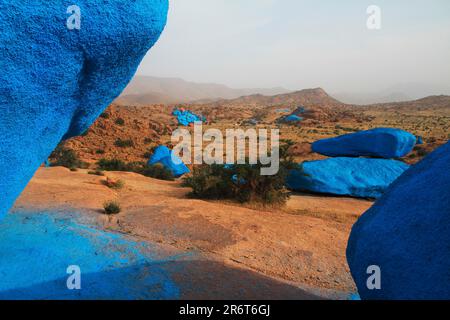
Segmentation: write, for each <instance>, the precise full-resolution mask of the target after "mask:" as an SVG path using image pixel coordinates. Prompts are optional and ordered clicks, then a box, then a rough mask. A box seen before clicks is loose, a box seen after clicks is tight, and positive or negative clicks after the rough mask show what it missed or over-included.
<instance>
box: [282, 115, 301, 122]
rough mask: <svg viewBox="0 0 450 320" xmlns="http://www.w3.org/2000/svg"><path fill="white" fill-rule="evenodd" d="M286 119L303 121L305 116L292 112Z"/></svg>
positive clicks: (286, 120) (287, 120) (288, 120)
mask: <svg viewBox="0 0 450 320" xmlns="http://www.w3.org/2000/svg"><path fill="white" fill-rule="evenodd" d="M284 121H285V122H300V121H303V118H302V117H299V116H297V115H295V114H291V115H290V116H287V117H286V118H285V119H284Z"/></svg>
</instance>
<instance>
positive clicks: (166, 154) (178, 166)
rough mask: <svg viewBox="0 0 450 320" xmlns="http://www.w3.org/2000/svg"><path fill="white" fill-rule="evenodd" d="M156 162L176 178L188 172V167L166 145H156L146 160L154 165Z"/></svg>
mask: <svg viewBox="0 0 450 320" xmlns="http://www.w3.org/2000/svg"><path fill="white" fill-rule="evenodd" d="M174 160H175V161H174ZM157 163H159V164H161V165H162V166H164V167H165V168H166V169H168V170H169V171H170V172H172V174H173V175H174V177H176V178H178V177H181V176H182V175H184V174H186V173H189V172H190V170H189V168H188V167H187V166H186V165H185V164H184V163H183V161H182V160H181V159H180V158H179V157H177V156H176V155H174V154H172V150H170V149H169V148H167V147H166V146H159V147H157V148H156V149H155V151H154V152H153V155H152V157H151V158H150V160H149V161H148V164H149V165H155V164H157Z"/></svg>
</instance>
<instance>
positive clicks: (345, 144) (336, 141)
mask: <svg viewBox="0 0 450 320" xmlns="http://www.w3.org/2000/svg"><path fill="white" fill-rule="evenodd" d="M415 144H416V137H415V136H414V135H413V134H411V133H409V132H406V131H403V130H400V129H393V128H376V129H372V130H367V131H360V132H356V133H351V134H346V135H343V136H339V137H336V138H330V139H323V140H319V141H316V142H314V143H313V144H312V150H313V152H317V153H320V154H323V155H325V156H329V157H361V156H367V157H377V158H386V159H392V158H401V157H403V156H405V155H407V154H408V153H410V152H411V151H412V149H413V148H414V146H415Z"/></svg>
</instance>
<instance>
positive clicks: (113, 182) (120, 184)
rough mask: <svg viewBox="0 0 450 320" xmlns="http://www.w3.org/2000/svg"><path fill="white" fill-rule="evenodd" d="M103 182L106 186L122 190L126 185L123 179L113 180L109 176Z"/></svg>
mask: <svg viewBox="0 0 450 320" xmlns="http://www.w3.org/2000/svg"><path fill="white" fill-rule="evenodd" d="M103 183H104V185H105V186H107V187H108V188H110V189H113V190H120V189H123V187H124V186H125V182H124V181H123V180H112V179H109V178H108V179H106V180H105V181H103Z"/></svg>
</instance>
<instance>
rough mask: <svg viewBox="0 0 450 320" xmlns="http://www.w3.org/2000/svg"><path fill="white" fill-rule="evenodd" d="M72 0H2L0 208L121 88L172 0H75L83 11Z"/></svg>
mask: <svg viewBox="0 0 450 320" xmlns="http://www.w3.org/2000/svg"><path fill="white" fill-rule="evenodd" d="M70 4H71V3H70V2H67V1H63V0H53V1H17V0H0V29H1V32H0V70H1V72H0V172H1V174H0V216H2V215H3V214H5V213H6V211H7V210H8V209H10V207H11V206H12V205H13V202H14V201H15V199H16V198H17V197H18V196H19V195H20V193H21V192H22V190H23V189H24V188H25V186H26V185H27V183H28V181H29V180H30V179H31V177H32V176H33V174H34V172H35V171H36V170H37V169H38V167H39V166H40V165H41V164H42V163H43V162H44V161H45V160H46V159H47V158H48V156H49V155H50V153H51V152H52V151H53V149H54V148H55V147H56V145H57V144H58V143H59V142H60V141H61V139H66V138H69V137H73V136H76V135H79V134H81V133H82V132H84V131H85V130H86V129H87V128H88V127H89V126H90V125H91V124H92V122H93V121H94V120H95V119H96V118H97V117H98V116H99V115H100V114H101V113H102V112H103V110H104V109H105V108H106V107H107V106H108V105H109V104H110V103H111V102H112V101H113V100H114V99H115V98H116V97H117V96H118V95H119V94H120V93H121V92H122V90H123V89H124V88H125V86H126V85H127V84H128V82H129V81H130V79H131V78H132V77H133V75H134V74H135V71H136V69H137V67H138V65H139V63H140V62H141V60H142V58H143V57H144V55H145V54H146V53H147V51H148V50H149V49H150V48H151V47H152V46H153V44H154V43H155V42H156V41H157V39H158V37H159V35H160V33H161V32H162V30H163V28H164V26H165V24H166V17H167V10H168V1H167V0H139V1H122V0H109V1H101V0H77V1H76V5H77V6H78V7H79V9H80V12H79V13H80V15H77V12H76V10H69V12H70V13H67V12H68V6H69V5H70ZM73 14H75V15H76V16H79V20H78V21H80V29H79V30H78V29H76V28H75V29H73V28H72V27H73V26H76V23H75V24H73V23H72V22H73V21H75V20H76V19H75V20H71V19H69V18H70V17H71V15H73ZM68 21H69V22H70V23H69V26H71V28H72V30H70V29H69V28H68V23H67V22H68Z"/></svg>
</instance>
